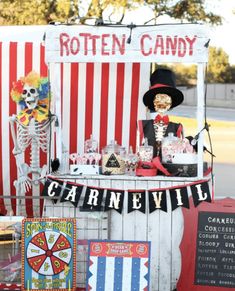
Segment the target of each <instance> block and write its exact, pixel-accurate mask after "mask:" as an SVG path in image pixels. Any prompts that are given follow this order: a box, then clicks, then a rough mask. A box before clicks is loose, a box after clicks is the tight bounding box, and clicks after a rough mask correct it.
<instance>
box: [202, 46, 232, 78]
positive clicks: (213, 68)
mask: <svg viewBox="0 0 235 291" xmlns="http://www.w3.org/2000/svg"><path fill="white" fill-rule="evenodd" d="M207 81H208V83H229V82H231V81H232V72H231V68H230V65H229V57H228V55H227V54H226V52H225V51H224V50H223V49H222V48H216V47H210V49H209V62H208V73H207Z"/></svg>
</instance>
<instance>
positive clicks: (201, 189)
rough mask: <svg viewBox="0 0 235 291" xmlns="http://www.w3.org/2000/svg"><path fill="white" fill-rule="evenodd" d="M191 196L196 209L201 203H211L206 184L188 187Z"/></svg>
mask: <svg viewBox="0 0 235 291" xmlns="http://www.w3.org/2000/svg"><path fill="white" fill-rule="evenodd" d="M190 188H191V191H192V196H193V203H194V206H195V207H197V206H198V205H199V204H200V203H201V202H202V201H206V202H211V194H210V189H209V185H208V182H203V183H200V184H194V185H191V186H190Z"/></svg>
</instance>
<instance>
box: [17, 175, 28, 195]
mask: <svg viewBox="0 0 235 291" xmlns="http://www.w3.org/2000/svg"><path fill="white" fill-rule="evenodd" d="M18 185H19V186H21V187H22V189H23V191H24V192H28V191H29V190H30V189H31V179H30V178H29V177H28V176H21V177H19V179H18Z"/></svg>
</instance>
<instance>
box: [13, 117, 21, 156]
mask: <svg viewBox="0 0 235 291" xmlns="http://www.w3.org/2000/svg"><path fill="white" fill-rule="evenodd" d="M15 123H16V115H14V114H13V115H12V116H10V125H11V136H12V139H13V143H14V148H13V151H12V153H13V155H15V156H16V155H19V154H21V153H22V150H21V149H20V147H19V145H18V142H17V138H16V131H15V127H14V124H15ZM16 126H17V125H16Z"/></svg>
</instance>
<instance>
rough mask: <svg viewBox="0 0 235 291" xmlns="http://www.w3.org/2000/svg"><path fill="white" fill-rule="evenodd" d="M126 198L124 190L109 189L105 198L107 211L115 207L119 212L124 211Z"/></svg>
mask: <svg viewBox="0 0 235 291" xmlns="http://www.w3.org/2000/svg"><path fill="white" fill-rule="evenodd" d="M123 200H124V190H110V189H108V190H107V194H106V199H105V211H107V210H110V209H115V210H116V211H117V212H119V213H122V208H123Z"/></svg>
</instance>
